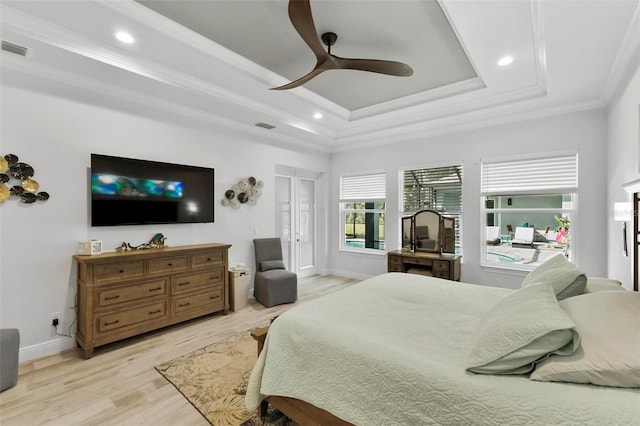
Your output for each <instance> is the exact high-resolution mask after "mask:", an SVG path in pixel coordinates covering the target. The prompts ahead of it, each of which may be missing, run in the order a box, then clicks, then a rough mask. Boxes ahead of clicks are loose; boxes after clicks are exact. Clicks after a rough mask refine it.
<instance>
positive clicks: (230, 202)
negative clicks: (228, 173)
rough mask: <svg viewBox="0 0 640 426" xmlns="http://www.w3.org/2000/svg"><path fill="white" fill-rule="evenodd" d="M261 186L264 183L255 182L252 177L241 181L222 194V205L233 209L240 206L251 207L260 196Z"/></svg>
mask: <svg viewBox="0 0 640 426" xmlns="http://www.w3.org/2000/svg"><path fill="white" fill-rule="evenodd" d="M263 186H264V183H263V182H262V181H261V180H256V178H254V177H253V176H251V177H249V178H248V179H246V180H241V181H240V182H238V183H236V184H235V185H233V186H232V187H231V189H228V190H227V191H226V192H225V193H224V198H223V199H222V205H223V206H231V207H234V208H238V207H240V205H241V204H250V205H252V206H253V205H255V204H256V203H257V202H258V198H260V195H262V187H263Z"/></svg>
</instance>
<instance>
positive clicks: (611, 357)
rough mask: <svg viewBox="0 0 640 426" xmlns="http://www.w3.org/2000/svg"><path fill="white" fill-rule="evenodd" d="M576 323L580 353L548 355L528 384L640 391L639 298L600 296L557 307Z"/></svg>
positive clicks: (573, 299)
mask: <svg viewBox="0 0 640 426" xmlns="http://www.w3.org/2000/svg"><path fill="white" fill-rule="evenodd" d="M560 306H561V307H562V308H563V309H564V310H565V312H566V313H567V315H568V316H569V317H570V318H571V319H572V320H573V322H574V323H575V324H576V329H577V330H578V332H579V333H580V337H581V344H580V348H579V349H578V350H577V351H576V352H574V353H573V354H572V355H569V356H563V357H557V356H550V357H549V358H548V359H547V360H545V361H543V362H541V363H540V364H538V365H537V367H536V369H535V371H534V372H533V373H532V374H531V377H530V378H531V379H532V380H538V381H548V382H571V383H591V384H595V385H601V386H617V387H640V293H637V292H633V291H599V292H596V293H588V294H583V295H580V296H576V297H571V298H569V299H566V300H563V301H561V302H560Z"/></svg>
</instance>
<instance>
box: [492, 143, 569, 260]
mask: <svg viewBox="0 0 640 426" xmlns="http://www.w3.org/2000/svg"><path fill="white" fill-rule="evenodd" d="M481 170H482V184H481V185H482V207H483V208H482V212H483V215H482V221H481V223H482V225H483V229H484V230H485V232H484V233H483V234H482V235H483V236H484V238H483V239H482V247H483V250H482V256H483V258H482V261H481V264H482V265H485V266H497V267H504V268H513V269H525V270H530V269H533V268H535V266H537V265H539V264H540V263H542V262H543V261H544V260H546V259H547V258H549V257H550V256H552V255H555V254H557V253H564V254H565V255H567V256H569V257H570V256H571V240H572V239H573V238H575V235H573V229H572V226H571V220H572V218H574V217H576V212H577V210H576V194H577V192H578V163H577V155H576V154H569V155H567V154H564V155H555V156H550V157H545V158H539V157H538V158H526V159H517V160H502V161H486V160H485V161H483V163H482V166H481Z"/></svg>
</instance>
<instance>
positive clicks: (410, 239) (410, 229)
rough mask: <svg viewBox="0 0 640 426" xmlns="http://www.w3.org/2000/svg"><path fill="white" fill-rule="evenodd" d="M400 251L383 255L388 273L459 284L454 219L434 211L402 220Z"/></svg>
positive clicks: (458, 257) (427, 211)
mask: <svg viewBox="0 0 640 426" xmlns="http://www.w3.org/2000/svg"><path fill="white" fill-rule="evenodd" d="M401 231H402V250H398V251H392V252H389V253H387V271H388V272H406V273H414V274H421V275H429V276H434V277H438V278H444V279H447V280H453V281H460V256H456V255H455V219H454V218H451V217H445V216H442V215H441V214H440V213H438V212H436V211H434V210H420V211H419V212H416V213H415V214H413V215H411V216H407V217H404V218H402V230H401Z"/></svg>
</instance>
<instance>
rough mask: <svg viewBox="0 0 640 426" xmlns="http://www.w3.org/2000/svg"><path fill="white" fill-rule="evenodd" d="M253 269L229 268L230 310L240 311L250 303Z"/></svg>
mask: <svg viewBox="0 0 640 426" xmlns="http://www.w3.org/2000/svg"><path fill="white" fill-rule="evenodd" d="M250 282H251V270H250V269H245V268H235V269H231V270H229V310H230V311H232V312H235V311H239V310H240V309H242V308H246V307H247V306H248V305H249V284H250Z"/></svg>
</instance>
